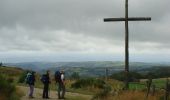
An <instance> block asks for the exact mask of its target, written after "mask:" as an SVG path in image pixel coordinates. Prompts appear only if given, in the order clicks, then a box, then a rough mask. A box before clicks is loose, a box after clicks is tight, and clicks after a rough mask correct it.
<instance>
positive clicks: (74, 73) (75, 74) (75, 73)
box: [71, 72, 80, 80]
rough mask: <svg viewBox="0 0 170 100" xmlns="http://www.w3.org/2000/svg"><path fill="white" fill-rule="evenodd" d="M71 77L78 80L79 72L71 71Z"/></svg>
mask: <svg viewBox="0 0 170 100" xmlns="http://www.w3.org/2000/svg"><path fill="white" fill-rule="evenodd" d="M71 79H74V80H78V79H80V76H79V73H78V72H73V73H72V75H71Z"/></svg>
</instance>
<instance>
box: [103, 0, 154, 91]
mask: <svg viewBox="0 0 170 100" xmlns="http://www.w3.org/2000/svg"><path fill="white" fill-rule="evenodd" d="M147 20H151V17H128V0H126V1H125V18H105V19H104V22H112V21H125V74H126V80H125V89H128V88H129V77H128V73H129V28H128V22H129V21H147Z"/></svg>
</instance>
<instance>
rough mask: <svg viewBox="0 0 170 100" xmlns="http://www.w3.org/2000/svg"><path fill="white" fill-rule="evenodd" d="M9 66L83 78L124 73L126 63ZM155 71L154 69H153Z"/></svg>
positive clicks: (141, 66)
mask: <svg viewBox="0 0 170 100" xmlns="http://www.w3.org/2000/svg"><path fill="white" fill-rule="evenodd" d="M5 65H7V66H15V67H18V68H23V69H29V70H34V71H36V72H39V73H43V72H44V71H45V70H51V72H52V73H54V71H56V70H59V69H62V70H65V72H66V75H67V76H68V77H69V76H70V75H71V74H72V73H73V72H78V73H79V74H80V76H81V77H101V76H104V75H105V70H106V68H107V69H109V72H108V74H109V75H111V74H112V73H115V72H119V71H123V70H124V62H114V61H88V62H23V63H5ZM167 65H170V64H169V63H166V64H164V63H145V62H131V63H130V70H131V71H137V72H146V71H147V70H148V69H149V68H153V67H154V66H159V67H162V66H167ZM153 69H154V68H153Z"/></svg>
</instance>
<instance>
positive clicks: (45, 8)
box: [0, 0, 170, 62]
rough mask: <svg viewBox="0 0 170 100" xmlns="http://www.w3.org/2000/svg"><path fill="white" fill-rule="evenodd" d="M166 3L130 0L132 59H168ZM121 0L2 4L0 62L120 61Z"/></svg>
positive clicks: (169, 33) (15, 0) (12, 1)
mask: <svg viewBox="0 0 170 100" xmlns="http://www.w3.org/2000/svg"><path fill="white" fill-rule="evenodd" d="M169 4H170V0H129V17H131V16H132V17H152V21H147V22H146V21H140V22H130V23H129V32H130V33H129V34H130V36H129V38H130V60H131V61H169V60H170V42H169V41H170V39H169V37H170V28H169V26H170V19H169V18H170V12H169V9H170V6H169ZM124 9H125V0H0V45H1V48H0V60H1V61H3V62H20V61H21V62H22V61H88V60H112V61H116V60H121V61H123V60H124V34H125V30H124V22H113V23H105V22H103V18H108V17H124Z"/></svg>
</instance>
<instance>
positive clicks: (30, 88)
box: [29, 85, 31, 97]
mask: <svg viewBox="0 0 170 100" xmlns="http://www.w3.org/2000/svg"><path fill="white" fill-rule="evenodd" d="M29 88H30V89H29V97H31V85H29Z"/></svg>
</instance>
